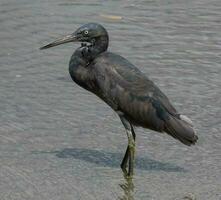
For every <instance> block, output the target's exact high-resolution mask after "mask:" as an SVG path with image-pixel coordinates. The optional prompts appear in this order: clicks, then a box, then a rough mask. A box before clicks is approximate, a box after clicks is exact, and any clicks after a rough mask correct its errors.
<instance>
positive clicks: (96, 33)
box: [40, 23, 108, 49]
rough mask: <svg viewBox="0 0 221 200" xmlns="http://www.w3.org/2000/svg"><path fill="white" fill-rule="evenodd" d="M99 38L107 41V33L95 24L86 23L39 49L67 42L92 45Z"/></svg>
mask: <svg viewBox="0 0 221 200" xmlns="http://www.w3.org/2000/svg"><path fill="white" fill-rule="evenodd" d="M101 38H106V39H107V41H108V33H107V31H106V30H105V28H104V27H103V26H102V25H100V24H97V23H88V24H85V25H83V26H81V27H80V28H78V29H77V30H76V31H75V32H74V33H72V34H70V35H66V36H64V37H61V38H59V39H57V40H55V41H54V42H52V43H49V44H47V45H45V46H43V47H41V48H40V49H48V48H50V47H54V46H58V45H60V44H64V43H68V42H88V43H90V44H91V45H94V44H95V43H96V41H98V40H99V39H101Z"/></svg>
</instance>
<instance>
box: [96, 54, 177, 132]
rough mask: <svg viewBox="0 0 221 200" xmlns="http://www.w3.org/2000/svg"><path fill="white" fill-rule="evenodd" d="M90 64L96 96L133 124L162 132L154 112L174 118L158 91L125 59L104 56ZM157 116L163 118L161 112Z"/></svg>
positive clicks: (167, 103)
mask: <svg viewBox="0 0 221 200" xmlns="http://www.w3.org/2000/svg"><path fill="white" fill-rule="evenodd" d="M93 64H94V65H93V66H94V72H95V77H96V82H97V85H98V87H99V90H100V92H99V94H98V96H100V97H101V98H102V99H103V100H104V101H105V102H106V103H108V104H109V105H110V106H111V107H112V108H113V109H114V110H115V111H121V112H123V113H124V114H125V116H126V117H127V118H128V119H129V120H130V121H131V122H132V123H133V124H135V125H138V126H143V127H146V128H150V129H153V130H158V131H161V130H162V129H163V122H162V120H161V119H160V118H159V116H158V115H157V114H156V108H157V109H158V108H159V109H163V110H165V111H167V112H168V113H171V114H172V115H176V110H175V108H174V107H173V106H172V105H171V103H170V102H169V100H168V98H167V97H166V96H165V95H164V94H163V93H162V92H161V91H160V89H159V88H158V87H157V86H156V85H155V84H154V83H153V82H152V81H151V80H149V79H148V78H147V77H146V76H145V75H144V74H143V73H142V72H141V71H140V70H139V69H138V68H136V67H135V66H134V65H133V64H131V63H130V62H129V61H128V60H126V59H125V58H123V57H121V56H119V55H117V54H114V53H110V52H105V53H103V54H101V55H100V56H98V57H97V58H96V59H95V60H94V63H93ZM161 107H162V108H161ZM159 114H162V116H161V117H162V118H163V117H165V116H163V115H164V113H163V112H162V113H159Z"/></svg>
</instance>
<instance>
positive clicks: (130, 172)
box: [119, 115, 136, 177]
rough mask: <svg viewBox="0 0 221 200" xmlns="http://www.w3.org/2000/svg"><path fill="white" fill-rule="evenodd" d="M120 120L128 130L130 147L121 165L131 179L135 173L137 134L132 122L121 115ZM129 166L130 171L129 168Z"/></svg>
mask: <svg viewBox="0 0 221 200" xmlns="http://www.w3.org/2000/svg"><path fill="white" fill-rule="evenodd" d="M119 116H120V119H121V121H122V123H123V125H124V127H125V129H126V133H127V138H128V146H127V150H126V152H125V155H124V158H123V160H122V163H121V168H122V171H123V172H124V173H126V174H127V175H128V176H129V177H130V176H132V175H133V171H134V159H135V158H134V154H135V137H136V135H135V132H134V129H133V126H132V124H131V123H130V122H128V121H127V120H126V119H125V118H124V117H123V115H119ZM127 164H128V170H127V169H126V168H127Z"/></svg>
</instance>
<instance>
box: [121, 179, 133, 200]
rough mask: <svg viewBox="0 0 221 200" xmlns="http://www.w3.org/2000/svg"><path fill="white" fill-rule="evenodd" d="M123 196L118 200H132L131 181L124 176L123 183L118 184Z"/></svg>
mask: <svg viewBox="0 0 221 200" xmlns="http://www.w3.org/2000/svg"><path fill="white" fill-rule="evenodd" d="M119 185H120V187H121V189H122V190H123V192H124V194H123V196H122V197H119V198H118V200H134V196H133V195H134V184H133V179H132V178H131V177H128V176H124V183H121V184H119Z"/></svg>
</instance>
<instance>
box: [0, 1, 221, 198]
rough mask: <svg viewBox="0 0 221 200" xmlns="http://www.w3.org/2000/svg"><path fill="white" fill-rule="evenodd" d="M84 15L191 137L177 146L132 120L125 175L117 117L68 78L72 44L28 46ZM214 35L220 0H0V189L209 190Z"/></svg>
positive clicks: (219, 171)
mask: <svg viewBox="0 0 221 200" xmlns="http://www.w3.org/2000/svg"><path fill="white" fill-rule="evenodd" d="M109 15H113V16H114V17H113V16H109ZM91 21H94V22H99V23H101V24H103V25H104V26H105V27H106V28H107V30H108V31H109V34H110V40H111V43H110V51H113V52H116V53H119V54H121V55H122V56H124V57H126V58H127V59H129V60H130V61H131V62H132V63H134V64H135V65H137V66H138V67H139V69H140V70H142V72H143V73H145V74H146V75H147V76H149V77H150V78H151V79H152V80H153V81H155V82H156V84H157V85H158V86H159V87H160V88H161V89H162V90H163V91H164V93H166V94H167V95H168V97H169V98H170V99H171V101H172V102H173V104H174V105H175V107H176V108H177V109H178V110H179V111H180V112H182V113H184V114H186V115H188V116H190V117H191V119H192V121H193V122H194V124H195V127H196V130H197V132H198V135H199V141H198V143H197V145H196V146H194V147H191V148H189V147H186V146H184V145H182V144H181V143H179V142H178V141H175V140H174V139H173V138H171V137H170V136H168V135H165V134H159V133H155V132H153V131H150V130H144V129H141V128H137V129H136V133H137V146H136V147H137V151H136V170H135V177H134V179H133V181H130V180H125V179H124V177H123V175H122V172H121V170H120V167H119V165H120V162H121V159H122V157H123V154H124V151H125V149H126V145H127V138H126V134H125V131H124V128H123V127H122V124H121V123H120V121H119V119H118V117H117V115H116V114H115V113H114V112H113V111H112V110H111V109H110V108H109V107H108V106H107V105H106V104H104V103H103V102H101V100H99V99H98V98H97V97H95V96H94V95H92V94H90V93H88V92H87V91H85V90H83V89H81V88H80V87H78V86H77V85H76V84H74V83H73V82H72V81H71V79H70V78H69V74H68V62H69V58H70V56H71V54H72V52H73V51H74V49H75V48H77V45H76V44H67V45H62V46H59V47H57V48H53V49H49V50H47V51H39V47H40V46H42V45H44V44H46V43H47V42H50V41H52V40H53V39H55V38H56V37H58V36H61V35H64V34H67V33H71V32H73V31H74V30H75V29H76V28H78V27H79V26H80V25H81V24H84V23H87V22H91ZM220 39H221V1H220V0H192V1H190V0H186V1H181V0H156V1H153V0H149V1H148V0H147V1H146V0H145V1H144V0H143V1H142V0H139V1H138V0H137V1H136V0H121V1H111V0H110V1H105V0H100V1H90V0H85V1H80V0H77V1H74V0H47V1H44V0H37V1H34V0H0V199H1V200H9V199H12V200H26V199H27V200H30V199H34V200H37V199H39V200H40V199H41V200H52V199H53V200H69V199H71V200H80V199H81V200H83V199H86V200H95V199H96V200H101V199H102V200H113V199H121V200H127V199H128V200H140V199H141V200H180V199H197V200H220V199H221V156H220V155H221V89H220V88H221V40H220Z"/></svg>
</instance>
